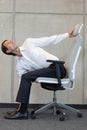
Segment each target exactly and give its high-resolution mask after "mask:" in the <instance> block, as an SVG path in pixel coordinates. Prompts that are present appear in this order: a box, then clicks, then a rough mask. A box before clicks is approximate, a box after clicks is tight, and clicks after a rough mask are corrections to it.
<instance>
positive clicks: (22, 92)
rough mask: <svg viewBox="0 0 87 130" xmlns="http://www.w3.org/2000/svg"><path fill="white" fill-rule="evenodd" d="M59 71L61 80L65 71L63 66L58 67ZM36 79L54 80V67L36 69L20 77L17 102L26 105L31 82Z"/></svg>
mask: <svg viewBox="0 0 87 130" xmlns="http://www.w3.org/2000/svg"><path fill="white" fill-rule="evenodd" d="M60 70H61V78H63V77H65V75H66V69H65V68H64V66H63V65H62V66H60ZM38 77H51V78H56V70H55V67H54V66H53V65H50V66H49V67H48V68H43V69H38V70H34V71H30V72H28V73H25V74H23V75H22V77H21V82H20V86H19V90H18V94H17V98H16V101H17V102H21V103H25V104H28V102H29V97H30V90H31V85H32V82H34V81H35V80H36V78H38Z"/></svg>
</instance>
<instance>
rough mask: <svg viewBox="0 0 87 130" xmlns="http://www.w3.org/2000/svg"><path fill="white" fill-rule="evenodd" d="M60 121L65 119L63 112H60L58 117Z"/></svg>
mask: <svg viewBox="0 0 87 130" xmlns="http://www.w3.org/2000/svg"><path fill="white" fill-rule="evenodd" d="M59 120H60V121H64V120H65V113H61V116H60V118H59Z"/></svg>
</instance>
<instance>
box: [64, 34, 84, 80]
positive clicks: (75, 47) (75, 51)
mask: <svg viewBox="0 0 87 130" xmlns="http://www.w3.org/2000/svg"><path fill="white" fill-rule="evenodd" d="M82 44H83V39H82V37H81V36H80V35H79V36H78V37H76V38H75V39H74V40H73V42H72V43H71V46H70V49H69V53H68V55H67V58H66V60H65V61H66V63H65V67H66V69H67V76H68V77H69V78H70V79H71V80H74V79H75V67H76V63H77V60H78V57H79V54H80V51H81V48H82Z"/></svg>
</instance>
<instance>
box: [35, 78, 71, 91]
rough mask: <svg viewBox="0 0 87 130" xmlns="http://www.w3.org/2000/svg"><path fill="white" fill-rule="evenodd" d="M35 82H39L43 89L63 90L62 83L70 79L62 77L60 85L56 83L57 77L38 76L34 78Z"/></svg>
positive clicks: (66, 82)
mask: <svg viewBox="0 0 87 130" xmlns="http://www.w3.org/2000/svg"><path fill="white" fill-rule="evenodd" d="M36 82H38V83H40V84H41V87H42V88H44V89H47V90H51V91H57V90H65V88H64V87H63V86H62V85H63V84H64V85H65V84H68V83H69V82H70V79H62V80H61V84H62V85H61V86H60V85H59V84H58V80H57V78H46V77H40V78H37V79H36Z"/></svg>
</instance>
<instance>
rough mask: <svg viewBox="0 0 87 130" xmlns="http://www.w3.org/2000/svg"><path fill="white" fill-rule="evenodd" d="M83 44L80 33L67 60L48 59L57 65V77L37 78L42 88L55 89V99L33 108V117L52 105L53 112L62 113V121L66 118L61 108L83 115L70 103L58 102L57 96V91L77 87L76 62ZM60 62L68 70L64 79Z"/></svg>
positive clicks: (60, 117) (78, 115)
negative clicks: (61, 74) (61, 76)
mask: <svg viewBox="0 0 87 130" xmlns="http://www.w3.org/2000/svg"><path fill="white" fill-rule="evenodd" d="M82 44H83V38H82V36H81V35H80V34H79V35H78V36H77V37H76V38H75V40H74V42H73V44H72V45H73V46H74V48H72V47H71V51H70V50H69V55H68V58H67V59H66V60H65V61H66V62H65V61H52V60H48V61H47V62H52V63H53V64H54V65H55V67H56V76H57V78H47V77H39V78H37V79H36V82H37V83H40V84H41V87H42V88H44V89H47V90H49V91H53V101H52V102H51V103H48V104H46V105H45V106H43V107H41V108H39V109H37V110H33V111H32V112H31V118H32V119H34V118H36V115H37V114H39V113H41V112H43V111H45V110H47V109H49V108H52V107H53V114H54V115H56V114H59V115H60V116H59V120H60V121H64V120H65V113H64V112H62V111H61V108H64V109H67V110H70V111H73V112H76V113H77V117H82V113H81V112H80V111H79V110H78V109H75V108H73V107H71V106H69V105H65V104H62V103H59V102H57V98H56V91H58V90H59V91H64V90H73V89H74V87H75V80H76V77H75V68H76V63H77V60H78V57H79V54H80V52H81V48H82ZM60 64H64V65H65V66H66V70H67V77H65V78H63V79H61V78H60V69H59V65H60Z"/></svg>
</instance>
